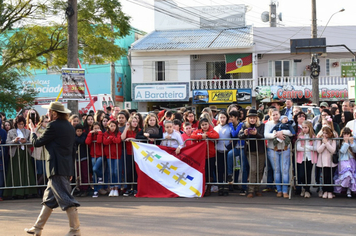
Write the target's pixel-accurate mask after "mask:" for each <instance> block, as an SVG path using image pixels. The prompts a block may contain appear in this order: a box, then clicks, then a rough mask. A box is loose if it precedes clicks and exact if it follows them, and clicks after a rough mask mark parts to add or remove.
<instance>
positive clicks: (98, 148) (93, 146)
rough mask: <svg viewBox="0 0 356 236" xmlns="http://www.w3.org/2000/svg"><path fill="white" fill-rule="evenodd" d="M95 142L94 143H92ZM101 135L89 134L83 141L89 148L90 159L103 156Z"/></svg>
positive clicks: (99, 133) (100, 133)
mask: <svg viewBox="0 0 356 236" xmlns="http://www.w3.org/2000/svg"><path fill="white" fill-rule="evenodd" d="M93 141H96V143H93ZM102 143H103V133H102V132H101V131H99V132H98V134H93V133H89V134H88V136H87V138H86V139H85V144H86V145H88V146H89V147H90V156H91V157H95V158H98V157H102V156H103V154H104V153H103V149H102V147H103V145H102Z"/></svg>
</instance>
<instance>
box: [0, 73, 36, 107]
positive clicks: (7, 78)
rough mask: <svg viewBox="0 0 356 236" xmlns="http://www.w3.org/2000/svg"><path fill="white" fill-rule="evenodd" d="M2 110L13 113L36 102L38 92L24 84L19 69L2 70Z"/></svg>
mask: <svg viewBox="0 0 356 236" xmlns="http://www.w3.org/2000/svg"><path fill="white" fill-rule="evenodd" d="M0 88H1V92H0V111H2V112H6V113H13V112H14V111H17V110H19V109H21V108H24V107H26V106H31V105H32V104H33V103H34V96H35V95H36V92H35V90H34V89H33V88H31V87H27V88H26V86H25V85H23V84H22V81H21V76H20V74H19V73H18V72H17V71H14V70H12V71H10V70H8V71H6V72H0Z"/></svg>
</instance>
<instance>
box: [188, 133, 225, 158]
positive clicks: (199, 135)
mask: <svg viewBox="0 0 356 236" xmlns="http://www.w3.org/2000/svg"><path fill="white" fill-rule="evenodd" d="M202 134H204V131H203V130H202V129H197V130H195V131H194V132H193V133H192V135H191V136H190V137H191V138H192V139H197V140H202ZM206 135H207V137H208V138H211V139H218V138H219V133H218V132H216V131H215V130H214V128H213V127H212V126H209V130H208V131H207V132H206ZM208 144H209V154H208V155H209V156H208V157H207V158H212V157H215V141H209V142H208Z"/></svg>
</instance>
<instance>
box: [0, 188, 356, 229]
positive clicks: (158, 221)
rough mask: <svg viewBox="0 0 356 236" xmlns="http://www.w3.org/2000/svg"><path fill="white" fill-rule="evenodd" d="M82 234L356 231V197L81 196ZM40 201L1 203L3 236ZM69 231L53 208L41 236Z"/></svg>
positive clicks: (28, 218)
mask: <svg viewBox="0 0 356 236" xmlns="http://www.w3.org/2000/svg"><path fill="white" fill-rule="evenodd" d="M77 199H78V200H79V202H80V203H81V207H80V208H79V216H80V220H81V229H82V235H84V236H87V235H96V236H101V235H103V236H104V235H105V236H116V235H152V236H153V235H155V236H161V235H162V236H163V235H164V236H165V235H199V236H200V235H201V236H206V235H324V236H327V235H332V236H334V235H356V227H355V219H356V198H346V197H343V196H340V197H338V198H335V199H330V200H329V199H321V198H318V197H317V195H316V194H315V193H314V194H313V196H312V198H310V199H305V198H301V197H299V196H293V198H292V199H291V200H288V199H281V198H277V197H275V194H274V193H265V194H264V196H263V197H255V198H252V199H248V198H246V197H242V196H238V193H237V192H233V193H231V194H230V195H229V196H227V197H222V196H217V193H213V194H212V196H210V197H205V198H202V199H198V198H194V199H187V198H170V199H166V198H165V199H162V198H160V199H158V198H135V197H121V196H120V197H116V198H109V197H106V196H100V197H99V198H96V199H93V198H91V197H85V198H77ZM40 201H41V200H40V199H28V200H8V201H3V202H0V227H1V231H0V235H4V236H10V235H11V236H13V235H15V236H18V235H27V234H26V233H25V232H24V231H23V229H24V228H26V227H31V226H32V224H33V223H34V221H35V220H36V218H37V216H38V213H39V212H40V209H41V205H40ZM68 230H69V227H68V219H67V216H66V214H65V212H62V211H61V210H60V209H56V210H54V212H53V214H52V216H51V217H50V219H49V221H48V222H47V225H46V227H45V229H44V231H43V234H42V235H43V236H47V235H50V236H57V235H58V236H63V235H65V234H66V233H67V231H68Z"/></svg>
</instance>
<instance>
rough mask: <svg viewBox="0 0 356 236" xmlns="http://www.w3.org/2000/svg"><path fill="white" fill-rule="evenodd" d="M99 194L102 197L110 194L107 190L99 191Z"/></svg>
mask: <svg viewBox="0 0 356 236" xmlns="http://www.w3.org/2000/svg"><path fill="white" fill-rule="evenodd" d="M99 194H100V195H106V194H108V191H106V190H105V189H103V188H101V189H99Z"/></svg>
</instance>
